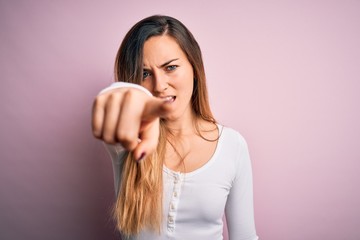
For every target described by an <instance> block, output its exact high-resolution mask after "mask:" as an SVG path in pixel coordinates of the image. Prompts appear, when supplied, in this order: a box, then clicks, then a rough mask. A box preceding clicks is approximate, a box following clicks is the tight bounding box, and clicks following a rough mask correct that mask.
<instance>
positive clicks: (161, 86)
mask: <svg viewBox="0 0 360 240" xmlns="http://www.w3.org/2000/svg"><path fill="white" fill-rule="evenodd" d="M153 81H154V92H155V93H157V94H158V93H163V92H164V91H166V90H167V89H168V88H169V82H168V78H167V76H165V75H164V74H156V75H155V76H154V79H153Z"/></svg>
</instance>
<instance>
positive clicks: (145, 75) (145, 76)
mask: <svg viewBox="0 0 360 240" xmlns="http://www.w3.org/2000/svg"><path fill="white" fill-rule="evenodd" d="M150 75H151V74H150V73H149V72H148V71H144V72H143V79H145V78H147V77H148V76H150Z"/></svg>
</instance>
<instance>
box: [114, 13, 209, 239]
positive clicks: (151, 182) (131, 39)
mask: <svg viewBox="0 0 360 240" xmlns="http://www.w3.org/2000/svg"><path fill="white" fill-rule="evenodd" d="M165 34H166V35H168V36H171V37H173V38H174V39H175V40H176V41H177V43H178V44H179V46H180V48H181V49H182V50H183V51H184V53H185V54H186V56H187V58H188V60H189V62H190V63H191V65H192V67H193V70H194V89H193V94H192V97H191V104H192V108H193V111H194V113H195V115H196V117H197V119H203V120H206V121H208V122H211V123H214V124H215V123H216V121H215V119H214V117H213V115H212V113H211V110H210V106H209V101H208V94H207V87H206V78H205V70H204V65H203V60H202V55H201V50H200V47H199V45H198V43H197V42H196V40H195V38H194V37H193V35H192V34H191V32H190V31H189V30H188V29H187V28H186V27H185V26H184V25H183V24H182V23H181V22H180V21H179V20H177V19H175V18H172V17H168V16H161V15H155V16H151V17H148V18H145V19H143V20H141V21H140V22H138V23H137V24H135V25H134V26H133V27H132V28H131V29H130V30H129V32H128V33H127V34H126V36H125V38H124V40H123V42H122V43H121V45H120V48H119V51H118V53H117V56H116V61H115V69H114V70H115V80H116V81H124V82H132V83H137V84H141V80H142V73H143V46H144V43H145V41H146V40H147V39H149V38H150V37H153V36H159V35H165ZM194 124H195V129H196V132H197V134H199V136H202V135H201V132H200V127H199V123H198V121H197V120H195V123H194ZM169 134H171V132H170V131H169V130H168V129H167V128H166V126H165V124H164V121H162V120H161V121H160V136H159V144H158V146H157V150H156V152H155V153H153V154H151V155H149V156H148V157H147V158H146V159H145V160H143V161H142V162H141V163H140V164H138V163H137V162H136V161H135V159H134V157H133V156H132V154H131V153H128V154H127V157H126V159H125V160H124V163H123V165H122V169H121V171H122V177H121V184H120V186H119V194H118V196H117V201H116V204H115V206H114V210H113V216H114V218H115V220H116V224H117V228H118V229H119V230H120V232H121V233H122V234H123V235H125V236H131V235H136V234H138V233H139V232H140V231H141V230H143V229H149V230H153V231H156V232H159V233H160V231H161V222H162V195H163V179H162V173H163V160H164V157H165V147H166V142H167V139H168V136H170V135H169ZM175 150H176V149H175Z"/></svg>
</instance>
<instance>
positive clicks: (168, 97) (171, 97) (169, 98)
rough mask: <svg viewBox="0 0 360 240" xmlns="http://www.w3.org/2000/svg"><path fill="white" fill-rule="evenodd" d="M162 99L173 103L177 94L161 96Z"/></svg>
mask: <svg viewBox="0 0 360 240" xmlns="http://www.w3.org/2000/svg"><path fill="white" fill-rule="evenodd" d="M160 99H163V100H164V101H165V102H167V103H172V102H174V101H175V99H176V96H166V97H160Z"/></svg>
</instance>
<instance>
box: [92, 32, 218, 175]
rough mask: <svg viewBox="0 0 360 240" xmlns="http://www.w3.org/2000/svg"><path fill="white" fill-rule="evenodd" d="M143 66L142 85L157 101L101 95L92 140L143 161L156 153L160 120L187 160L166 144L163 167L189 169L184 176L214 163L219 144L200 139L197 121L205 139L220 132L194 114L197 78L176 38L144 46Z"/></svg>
mask: <svg viewBox="0 0 360 240" xmlns="http://www.w3.org/2000/svg"><path fill="white" fill-rule="evenodd" d="M143 64H144V66H143V68H144V74H143V75H144V78H143V81H142V86H143V87H145V88H147V89H148V90H149V91H150V92H151V93H152V94H153V96H154V97H150V96H148V95H146V94H145V93H143V92H142V91H140V90H137V89H133V88H120V89H114V90H112V91H109V92H105V93H103V94H101V95H99V96H97V97H96V99H95V102H94V107H93V118H92V125H93V133H94V136H95V137H97V138H99V139H102V140H104V141H105V142H107V143H111V144H112V143H116V142H119V143H120V144H122V145H123V146H124V147H125V148H126V149H127V150H129V151H133V154H134V156H135V158H136V159H141V158H144V157H146V155H148V154H149V153H151V152H153V151H155V149H156V146H157V139H158V136H159V119H160V118H162V119H164V121H165V124H166V125H167V127H168V128H169V129H171V130H172V132H173V134H174V136H173V138H171V139H169V141H170V142H171V143H172V144H173V145H175V146H176V149H177V151H178V153H180V155H181V156H183V157H182V158H180V157H179V155H178V154H176V153H175V152H174V149H173V147H172V146H171V145H170V144H168V145H167V146H166V147H167V151H166V156H165V165H166V166H168V167H169V168H171V169H173V170H179V168H182V170H184V169H183V167H184V166H185V168H186V169H185V171H186V172H189V171H193V170H195V169H197V168H199V167H201V166H202V165H203V164H205V163H206V162H207V161H208V160H209V159H210V158H211V156H212V154H213V152H214V151H215V148H216V142H209V141H206V140H204V139H203V138H201V137H200V136H198V134H196V131H195V128H194V121H195V120H198V121H199V123H200V127H201V129H202V130H203V133H202V134H203V136H204V137H206V138H209V139H215V138H216V137H217V134H218V133H217V131H216V130H214V126H213V125H212V124H210V123H208V122H206V121H204V120H200V119H196V116H195V114H194V113H193V110H192V107H191V103H190V101H191V96H192V91H193V81H194V80H193V79H194V73H193V68H192V66H191V64H190V62H189V61H188V59H187V57H186V55H185V53H184V52H183V51H182V50H181V48H180V47H179V45H178V44H177V42H176V41H175V40H174V39H173V38H172V37H169V36H167V35H164V36H155V37H151V38H150V39H148V40H147V41H146V42H145V44H144V52H143ZM139 137H140V139H141V142H139V140H138V139H139Z"/></svg>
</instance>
